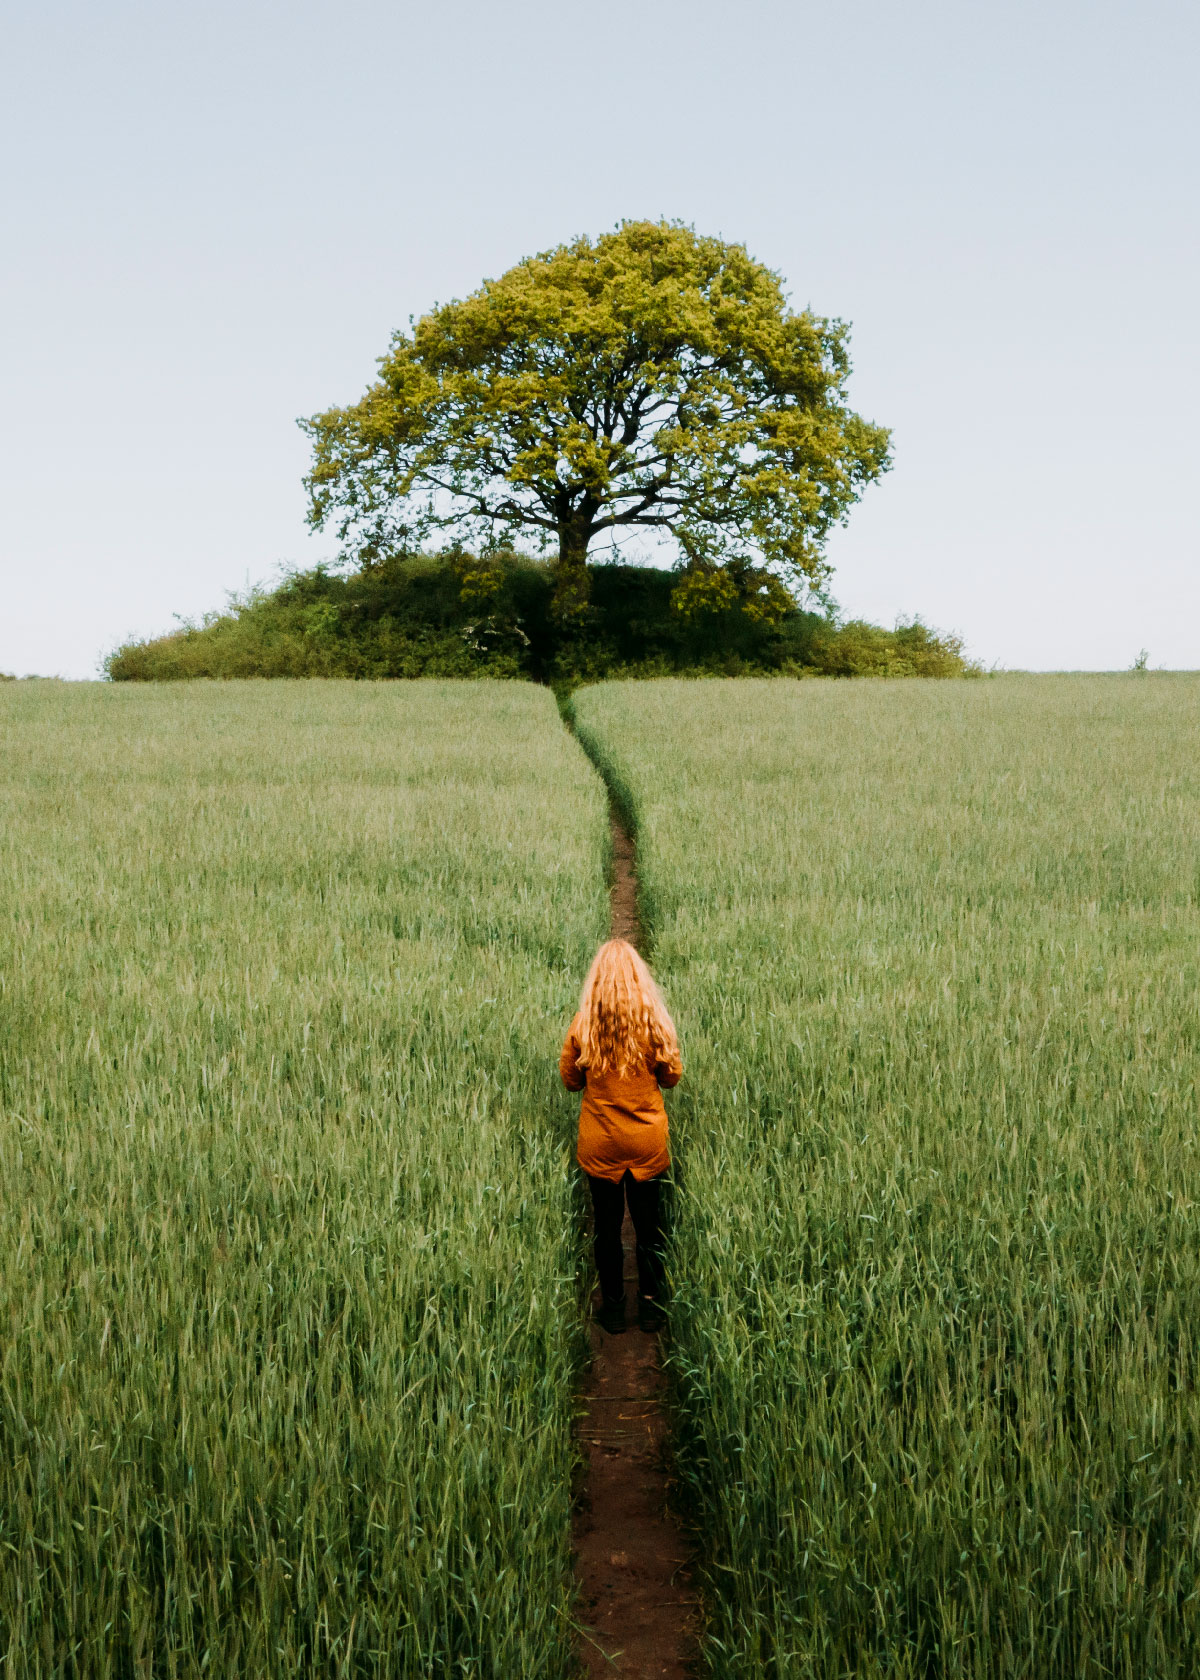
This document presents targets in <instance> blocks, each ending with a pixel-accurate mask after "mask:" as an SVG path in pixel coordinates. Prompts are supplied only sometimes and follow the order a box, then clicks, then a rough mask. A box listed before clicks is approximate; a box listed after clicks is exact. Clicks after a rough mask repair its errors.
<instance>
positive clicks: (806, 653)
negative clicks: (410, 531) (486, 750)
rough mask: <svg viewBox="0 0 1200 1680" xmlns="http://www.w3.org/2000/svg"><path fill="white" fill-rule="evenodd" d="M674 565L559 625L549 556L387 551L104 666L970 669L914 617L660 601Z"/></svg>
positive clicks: (605, 673) (363, 670) (616, 671)
mask: <svg viewBox="0 0 1200 1680" xmlns="http://www.w3.org/2000/svg"><path fill="white" fill-rule="evenodd" d="M678 582H679V574H678V573H676V572H671V571H663V570H658V569H655V568H652V567H644V566H600V567H597V568H596V569H595V572H594V574H593V584H592V600H591V606H590V609H589V611H588V614H587V618H586V620H585V621H584V623H583V624H582V625H581V626H580V627H579V628H578V629H576V630H574V631H572V632H564V631H563V630H562V629H561V628H560V627H559V626H557V625H556V624H555V623H554V621H553V619H552V617H551V613H550V597H551V591H552V582H551V575H550V570H549V567H548V566H547V565H546V564H544V563H540V562H538V561H536V560H531V559H529V558H527V557H525V556H522V555H516V554H501V555H491V556H487V557H486V558H483V559H476V558H475V557H474V556H472V555H469V554H465V553H463V552H461V551H454V552H451V553H448V554H443V555H437V556H415V557H408V558H402V557H396V558H393V559H390V560H386V561H384V562H382V563H381V564H379V565H377V566H373V567H370V568H369V569H365V570H362V571H358V572H353V573H350V574H349V575H346V576H342V575H338V574H337V573H334V572H330V571H328V570H326V569H325V568H323V567H318V568H316V569H315V570H313V571H308V572H295V573H292V574H291V575H290V576H288V577H287V578H285V580H284V581H283V582H282V583H281V584H280V585H279V586H278V587H277V588H275V589H272V590H266V589H262V588H259V589H254V590H251V591H250V592H249V593H248V594H246V595H244V596H241V597H236V598H234V599H232V600H231V602H230V604H229V606H228V607H227V609H226V610H225V611H224V612H221V613H210V614H208V615H207V616H206V617H205V618H204V619H203V620H202V621H201V622H200V623H195V624H184V625H183V626H181V628H180V629H178V630H175V631H172V632H171V633H170V634H169V635H166V636H156V637H152V638H150V639H148V640H146V641H130V642H127V643H126V644H125V645H124V646H123V647H119V648H118V649H117V650H116V651H115V652H114V653H112V654H111V655H110V656H109V658H108V659H107V661H106V663H105V669H106V671H107V673H108V675H109V676H110V677H111V678H112V679H113V680H114V681H116V682H162V681H175V680H179V679H181V678H186V677H475V676H479V677H525V678H531V679H533V680H534V681H538V682H554V683H562V684H566V685H572V684H574V683H578V682H583V681H595V680H598V679H600V678H603V677H611V676H641V677H646V676H671V675H684V674H706V673H708V674H714V675H723V676H738V675H743V674H756V673H766V672H780V673H784V674H789V675H793V676H797V675H803V674H805V673H814V674H820V675H826V676H929V677H950V676H964V675H967V674H969V672H970V671H971V670H972V667H971V666H970V665H969V664H968V662H967V661H966V660H965V659H964V657H963V651H962V642H961V640H960V639H959V638H958V637H955V636H943V635H938V634H937V633H936V632H934V631H932V630H930V629H929V628H928V627H927V626H926V625H924V624H922V623H921V622H920V621H919V620H917V621H915V622H913V623H912V624H908V625H902V626H900V627H899V628H898V629H895V630H884V629H881V628H880V627H879V626H878V625H873V624H866V623H864V622H862V621H860V620H855V621H852V622H850V623H847V624H841V625H838V624H836V623H834V622H833V621H831V620H830V619H828V618H826V617H823V616H822V615H821V614H819V613H813V612H805V611H803V610H802V609H801V608H800V607H799V606H797V605H796V604H795V603H794V602H792V601H791V600H790V599H789V598H786V597H782V594H781V595H780V597H778V598H776V599H775V600H774V601H773V603H772V613H771V616H769V617H764V616H762V612H761V607H760V604H759V602H758V601H757V599H756V598H755V596H754V595H753V594H749V593H746V592H744V591H743V592H742V593H741V594H738V595H736V596H735V597H734V598H733V599H732V600H728V601H725V602H723V603H722V604H720V605H718V606H717V607H715V608H713V609H710V610H706V611H704V612H702V613H695V614H693V615H692V616H690V617H685V616H683V615H682V614H681V613H680V612H679V611H677V610H676V607H675V605H674V603H673V600H672V595H673V592H674V591H675V589H676V586H677V585H678Z"/></svg>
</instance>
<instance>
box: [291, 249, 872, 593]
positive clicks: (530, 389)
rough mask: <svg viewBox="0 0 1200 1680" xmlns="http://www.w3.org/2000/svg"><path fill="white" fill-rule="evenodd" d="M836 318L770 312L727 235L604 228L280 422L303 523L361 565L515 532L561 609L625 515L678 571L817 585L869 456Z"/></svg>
mask: <svg viewBox="0 0 1200 1680" xmlns="http://www.w3.org/2000/svg"><path fill="white" fill-rule="evenodd" d="M847 332H848V329H847V327H846V325H845V323H843V322H841V321H837V320H825V319H822V318H821V317H820V316H816V315H813V314H811V313H810V312H809V311H808V310H804V311H802V312H800V313H796V312H794V311H792V310H791V309H789V308H788V305H787V301H786V299H785V296H784V293H783V289H782V286H781V283H780V280H779V277H778V276H777V275H775V274H773V273H772V272H771V271H770V270H769V269H768V268H765V267H764V266H763V265H762V263H759V262H755V261H754V260H753V259H752V258H751V257H750V256H749V255H748V254H747V252H746V250H745V249H744V247H742V246H741V245H730V244H726V243H725V242H724V241H722V240H719V239H707V238H701V237H700V236H698V235H697V234H696V233H695V232H693V230H692V229H691V228H688V227H685V226H682V225H680V224H678V223H674V222H624V223H622V224H621V226H620V227H619V228H617V230H616V231H615V232H613V233H608V234H605V235H603V236H602V237H601V238H599V239H597V240H595V241H594V242H593V241H591V240H588V239H577V240H575V241H574V242H573V243H571V244H569V245H561V246H559V247H557V248H556V249H555V250H552V251H547V252H543V253H542V254H541V255H539V256H535V257H530V258H528V259H526V261H524V262H521V263H518V264H517V266H516V267H515V268H511V269H509V271H508V272H507V274H503V275H501V277H500V278H499V279H498V280H487V281H485V282H484V283H483V285H482V286H481V287H480V288H479V290H478V291H476V292H473V293H472V294H471V296H470V297H467V298H465V299H463V300H462V301H461V302H454V303H448V304H443V305H441V306H440V307H438V308H435V309H434V310H433V311H432V312H431V313H430V314H428V315H424V316H422V317H421V319H420V320H418V321H417V322H416V323H415V325H412V328H411V331H410V332H408V333H404V332H398V333H396V335H395V336H394V337H393V339H392V344H391V348H390V349H389V351H388V353H387V355H386V356H384V357H382V358H381V361H380V364H379V366H380V376H379V378H378V380H377V381H376V382H375V384H373V385H372V386H371V387H370V389H369V390H368V391H367V393H366V395H365V396H364V397H363V398H362V400H361V401H360V402H357V403H355V404H354V405H353V407H350V408H331V409H328V410H326V412H325V413H323V414H317V415H314V416H312V418H311V419H308V420H304V421H301V425H302V426H303V427H304V429H305V430H306V431H307V433H308V434H309V436H310V437H311V438H312V441H313V445H314V457H315V458H314V462H313V467H312V470H311V472H310V474H309V476H308V478H307V479H306V480H305V483H306V486H307V488H308V490H309V494H310V509H309V520H310V523H311V524H313V525H314V526H316V527H318V528H319V527H323V526H325V525H326V524H327V523H328V522H333V523H334V524H335V525H336V528H337V531H338V535H339V537H340V538H341V540H342V541H343V543H345V544H346V545H347V546H348V548H349V549H350V550H351V551H352V552H353V553H355V554H356V555H357V556H358V557H359V558H360V559H362V560H364V561H368V562H369V561H370V560H371V559H372V558H373V557H379V556H381V555H383V554H385V553H388V552H393V551H395V550H396V549H397V548H404V547H412V546H413V545H414V544H415V543H416V542H419V541H421V540H422V539H424V538H426V537H427V536H428V535H429V534H430V533H432V532H433V531H436V530H443V531H447V532H452V533H453V535H454V536H455V538H456V539H458V540H465V541H468V542H480V541H482V542H483V543H485V544H486V543H488V542H491V543H493V544H494V543H495V542H496V541H498V540H504V541H507V542H510V543H511V542H513V541H514V539H515V540H516V541H517V542H521V540H522V539H524V540H525V542H526V543H528V540H529V538H530V537H531V536H532V537H533V539H534V540H535V543H536V544H537V545H538V546H541V547H543V548H544V547H551V546H552V547H553V549H554V550H555V552H556V555H557V572H558V576H557V584H556V594H555V600H556V606H557V610H558V612H559V613H560V615H561V616H563V617H564V618H570V617H571V616H572V615H573V614H575V613H577V612H579V611H580V610H581V609H582V608H583V607H584V605H585V604H586V601H587V594H588V565H587V562H588V552H589V548H590V547H591V545H592V544H593V542H594V541H595V540H596V539H597V538H603V537H605V536H608V537H609V538H610V539H616V541H617V543H618V545H619V541H620V538H621V536H622V535H624V534H626V533H631V532H633V531H635V530H637V529H639V528H641V529H646V528H649V529H651V530H653V531H657V532H659V533H660V534H666V535H669V536H671V537H673V538H674V540H675V543H676V545H677V553H678V556H679V559H680V560H681V561H682V562H683V563H684V565H685V566H686V568H687V569H688V571H689V574H690V575H691V576H692V577H693V578H694V580H695V582H696V583H697V584H700V585H703V580H708V581H709V582H715V581H718V580H717V578H716V576H715V574H716V572H717V571H718V569H719V568H722V567H725V566H727V565H729V564H730V563H731V562H732V563H734V564H736V566H737V567H738V568H739V569H740V570H741V571H742V572H743V573H744V571H745V568H746V567H747V565H748V564H749V565H752V566H756V567H765V568H766V569H767V571H768V572H771V573H774V574H775V575H777V576H779V577H782V578H783V579H784V580H785V581H786V582H788V583H789V584H791V585H793V586H795V585H799V584H807V585H810V586H815V585H819V583H820V582H821V580H822V578H823V577H824V576H825V575H826V574H827V569H828V568H827V566H826V564H825V561H824V559H823V545H824V541H825V538H826V536H827V535H828V532H829V530H830V528H831V527H832V526H834V525H836V524H839V523H841V522H842V521H843V520H844V519H845V518H846V515H847V513H848V512H849V509H850V508H851V506H852V505H853V504H854V502H856V501H857V500H858V498H859V496H860V495H861V494H862V491H863V489H864V487H865V486H866V485H867V484H869V483H870V482H871V481H872V480H873V479H875V478H877V477H878V476H879V475H880V474H881V473H882V472H884V471H885V470H886V468H887V465H888V433H887V431H886V430H885V429H884V428H883V427H880V426H875V425H872V424H871V423H869V422H868V421H866V420H863V419H862V418H860V416H859V415H857V414H855V413H853V412H852V411H851V409H850V408H849V407H848V405H847V402H846V396H845V385H846V378H847V375H848V373H849V371H850V363H849V358H848V353H847ZM700 593H701V594H703V587H701V590H700Z"/></svg>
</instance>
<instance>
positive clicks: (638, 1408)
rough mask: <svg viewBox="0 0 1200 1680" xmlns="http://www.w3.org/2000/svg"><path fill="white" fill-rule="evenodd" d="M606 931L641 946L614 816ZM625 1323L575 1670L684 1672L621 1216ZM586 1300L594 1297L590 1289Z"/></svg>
mask: <svg viewBox="0 0 1200 1680" xmlns="http://www.w3.org/2000/svg"><path fill="white" fill-rule="evenodd" d="M612 834H613V882H612V934H613V937H614V938H621V939H628V940H629V942H630V944H633V945H637V946H639V947H640V946H641V943H642V929H641V925H640V922H639V920H638V910H637V876H636V872H635V857H634V848H633V842H632V840H631V838H630V836H629V834H628V833H627V832H626V830H625V828H624V827H623V825H622V824H621V823H620V822H619V820H618V818H617V816H616V814H615V813H614V814H613V816H612ZM624 1236H625V1299H626V1301H627V1303H628V1304H629V1319H630V1322H629V1326H628V1328H627V1329H626V1331H625V1333H624V1334H623V1335H618V1336H610V1335H608V1334H607V1333H606V1332H605V1331H603V1330H601V1329H600V1328H599V1326H598V1325H596V1324H593V1325H592V1326H591V1342H592V1367H591V1371H590V1373H589V1376H588V1380H587V1382H586V1384H585V1385H584V1388H583V1392H582V1394H581V1396H580V1400H581V1404H582V1407H583V1410H582V1414H581V1416H580V1419H579V1425H578V1436H579V1441H580V1445H581V1447H582V1449H583V1452H584V1455H585V1458H586V1463H587V1476H586V1481H585V1483H584V1487H583V1491H582V1494H581V1496H580V1498H579V1500H578V1502H577V1506H576V1511H575V1520H574V1546H575V1559H576V1563H575V1569H576V1576H577V1578H578V1581H579V1586H580V1592H581V1598H582V1615H583V1619H584V1622H585V1624H586V1628H587V1632H588V1635H589V1637H588V1638H586V1639H583V1640H581V1641H580V1645H581V1653H580V1654H581V1657H582V1659H583V1662H584V1667H585V1672H586V1673H587V1675H588V1676H589V1680H590V1677H592V1676H599V1675H608V1676H612V1675H637V1676H641V1677H645V1680H650V1677H653V1680H685V1677H686V1676H687V1675H688V1674H689V1673H690V1672H691V1663H692V1660H693V1658H694V1656H695V1645H696V1616H697V1612H696V1602H697V1600H696V1592H695V1588H694V1586H693V1584H692V1579H691V1571H690V1568H689V1552H690V1547H689V1545H688V1542H687V1539H686V1536H685V1535H684V1533H683V1531H682V1530H681V1529H680V1527H679V1524H678V1523H676V1522H675V1521H674V1520H673V1519H672V1517H671V1514H670V1513H669V1511H668V1510H667V1491H668V1474H667V1464H666V1435H667V1426H666V1419H665V1417H664V1415H663V1409H662V1402H663V1394H664V1388H665V1382H664V1378H663V1373H662V1368H661V1365H660V1362H659V1339H658V1337H657V1336H656V1335H647V1334H646V1333H645V1332H644V1331H641V1330H639V1329H638V1327H637V1319H636V1302H637V1266H636V1263H635V1259H634V1249H633V1234H632V1230H631V1226H630V1221H629V1218H628V1215H626V1220H625V1233H624ZM593 1305H594V1306H598V1305H599V1295H598V1294H597V1296H596V1297H595V1300H594V1302H593Z"/></svg>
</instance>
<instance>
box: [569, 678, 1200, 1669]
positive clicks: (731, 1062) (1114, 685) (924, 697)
mask: <svg viewBox="0 0 1200 1680" xmlns="http://www.w3.org/2000/svg"><path fill="white" fill-rule="evenodd" d="M575 708H576V715H577V719H578V723H579V727H580V731H581V735H582V736H583V738H584V739H585V740H586V741H587V742H588V743H590V745H591V747H592V749H593V750H594V751H595V752H596V753H597V754H598V756H599V757H600V759H601V761H602V762H603V763H604V764H605V765H606V768H607V770H608V773H609V774H610V775H611V776H612V778H613V779H614V781H615V783H616V784H617V785H618V787H619V789H620V790H621V792H622V794H623V797H624V798H625V799H626V800H627V802H628V803H629V805H630V806H631V808H632V810H633V812H634V815H635V818H636V822H637V828H638V836H639V865H640V869H641V874H642V883H643V894H644V899H643V902H644V908H645V912H646V914H647V917H648V920H649V924H650V927H651V930H652V934H653V940H654V954H655V959H656V965H657V969H658V971H659V973H660V975H661V978H662V980H663V982H664V985H665V987H666V991H667V996H668V1000H669V1001H670V1003H671V1004H672V1005H673V1007H674V1008H675V1010H676V1013H677V1019H678V1020H679V1023H680V1027H681V1033H682V1039H683V1045H684V1058H685V1064H686V1070H687V1077H686V1079H685V1082H684V1085H682V1086H681V1087H680V1091H679V1100H678V1101H677V1104H676V1108H675V1110H674V1117H675V1125H676V1130H677V1134H678V1137H677V1154H678V1156H679V1158H680V1161H681V1173H682V1195H681V1198H680V1203H679V1217H678V1223H677V1227H676V1231H675V1237H674V1244H673V1252H672V1260H671V1269H672V1274H673V1279H674V1290H675V1306H674V1316H673V1337H672V1350H671V1366H672V1369H673V1373H674V1382H675V1393H676V1399H677V1405H678V1420H677V1423H678V1434H677V1452H678V1466H679V1470H680V1474H681V1476H682V1477H683V1479H684V1483H685V1487H686V1489H687V1491H688V1492H689V1494H690V1496H691V1498H692V1499H693V1501H694V1503H695V1506H696V1510H697V1515H698V1517H699V1518H700V1520H701V1523H702V1530H701V1531H702V1535H703V1543H704V1545H705V1547H706V1554H707V1555H706V1569H707V1583H708V1592H709V1604H710V1622H709V1636H708V1639H707V1644H706V1654H707V1659H708V1662H709V1665H710V1668H711V1671H712V1673H713V1674H715V1675H718V1676H722V1677H727V1680H733V1677H734V1676H737V1677H738V1680H745V1677H746V1676H749V1675H769V1676H779V1677H782V1676H789V1677H799V1676H805V1677H812V1680H835V1677H836V1680H849V1677H851V1676H854V1677H856V1680H883V1677H885V1676H886V1677H888V1680H917V1677H918V1676H919V1677H922V1680H932V1677H934V1676H937V1677H938V1680H943V1677H944V1680H951V1677H953V1680H958V1677H962V1680H967V1677H970V1680H1085V1677H1086V1680H1099V1677H1101V1676H1121V1677H1122V1680H1169V1677H1175V1680H1184V1677H1190V1676H1194V1675H1195V1674H1196V1673H1197V1672H1200V1397H1198V1393H1197V1378H1198V1356H1197V1351H1198V1350H1197V1337H1198V1335H1200V1330H1198V1326H1200V1114H1198V1106H1197V1072H1198V1069H1200V903H1198V899H1200V680H1197V679H1196V678H1194V677H1191V676H1178V677H1167V676H1164V677H1157V676H1151V677H1126V678H1122V677H1115V678H1078V677H1072V678H1004V679H998V680H995V681H990V682H980V683H974V684H961V685H947V684H934V683H929V684H922V683H907V684H905V683H877V684H864V685H833V684H830V685H825V684H815V683H813V684H805V685H803V686H801V685H788V684H786V683H781V682H774V683H771V684H766V683H761V682H749V681H747V682H726V683H720V682H714V683H706V684H684V683H656V684H643V685H608V686H605V687H601V688H598V689H593V690H585V691H583V692H582V693H580V694H579V695H578V696H577V697H576V700H575Z"/></svg>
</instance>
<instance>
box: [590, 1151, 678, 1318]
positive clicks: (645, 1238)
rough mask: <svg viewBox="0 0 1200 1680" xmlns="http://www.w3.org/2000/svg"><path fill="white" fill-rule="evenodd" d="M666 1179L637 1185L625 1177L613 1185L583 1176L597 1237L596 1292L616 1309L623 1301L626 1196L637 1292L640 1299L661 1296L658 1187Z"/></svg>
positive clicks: (660, 1231)
mask: <svg viewBox="0 0 1200 1680" xmlns="http://www.w3.org/2000/svg"><path fill="white" fill-rule="evenodd" d="M665 1176H666V1175H665V1174H662V1175H660V1176H659V1177H658V1178H647V1179H645V1180H644V1181H643V1182H641V1183H639V1182H638V1180H637V1179H636V1178H634V1176H633V1174H632V1173H631V1172H627V1173H626V1174H625V1177H624V1178H623V1179H622V1180H621V1181H620V1183H619V1184H614V1183H613V1182H612V1180H611V1179H607V1178H593V1177H592V1175H591V1173H589V1174H588V1175H587V1181H588V1186H589V1188H590V1189H591V1192H592V1215H593V1219H594V1224H595V1233H596V1270H597V1272H599V1274H600V1293H601V1295H603V1297H604V1299H605V1301H606V1302H610V1303H613V1304H615V1303H616V1302H618V1301H623V1300H624V1299H625V1284H624V1279H623V1276H622V1274H623V1272H624V1270H625V1257H624V1254H623V1253H622V1250H621V1226H622V1225H623V1224H624V1223H625V1198H626V1197H627V1196H628V1198H629V1217H630V1218H631V1219H632V1220H633V1233H634V1236H635V1237H636V1239H637V1269H638V1288H639V1290H640V1291H641V1293H642V1294H643V1295H650V1296H652V1297H656V1296H658V1295H660V1294H661V1293H662V1281H663V1228H662V1185H663V1178H664V1177H665Z"/></svg>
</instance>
